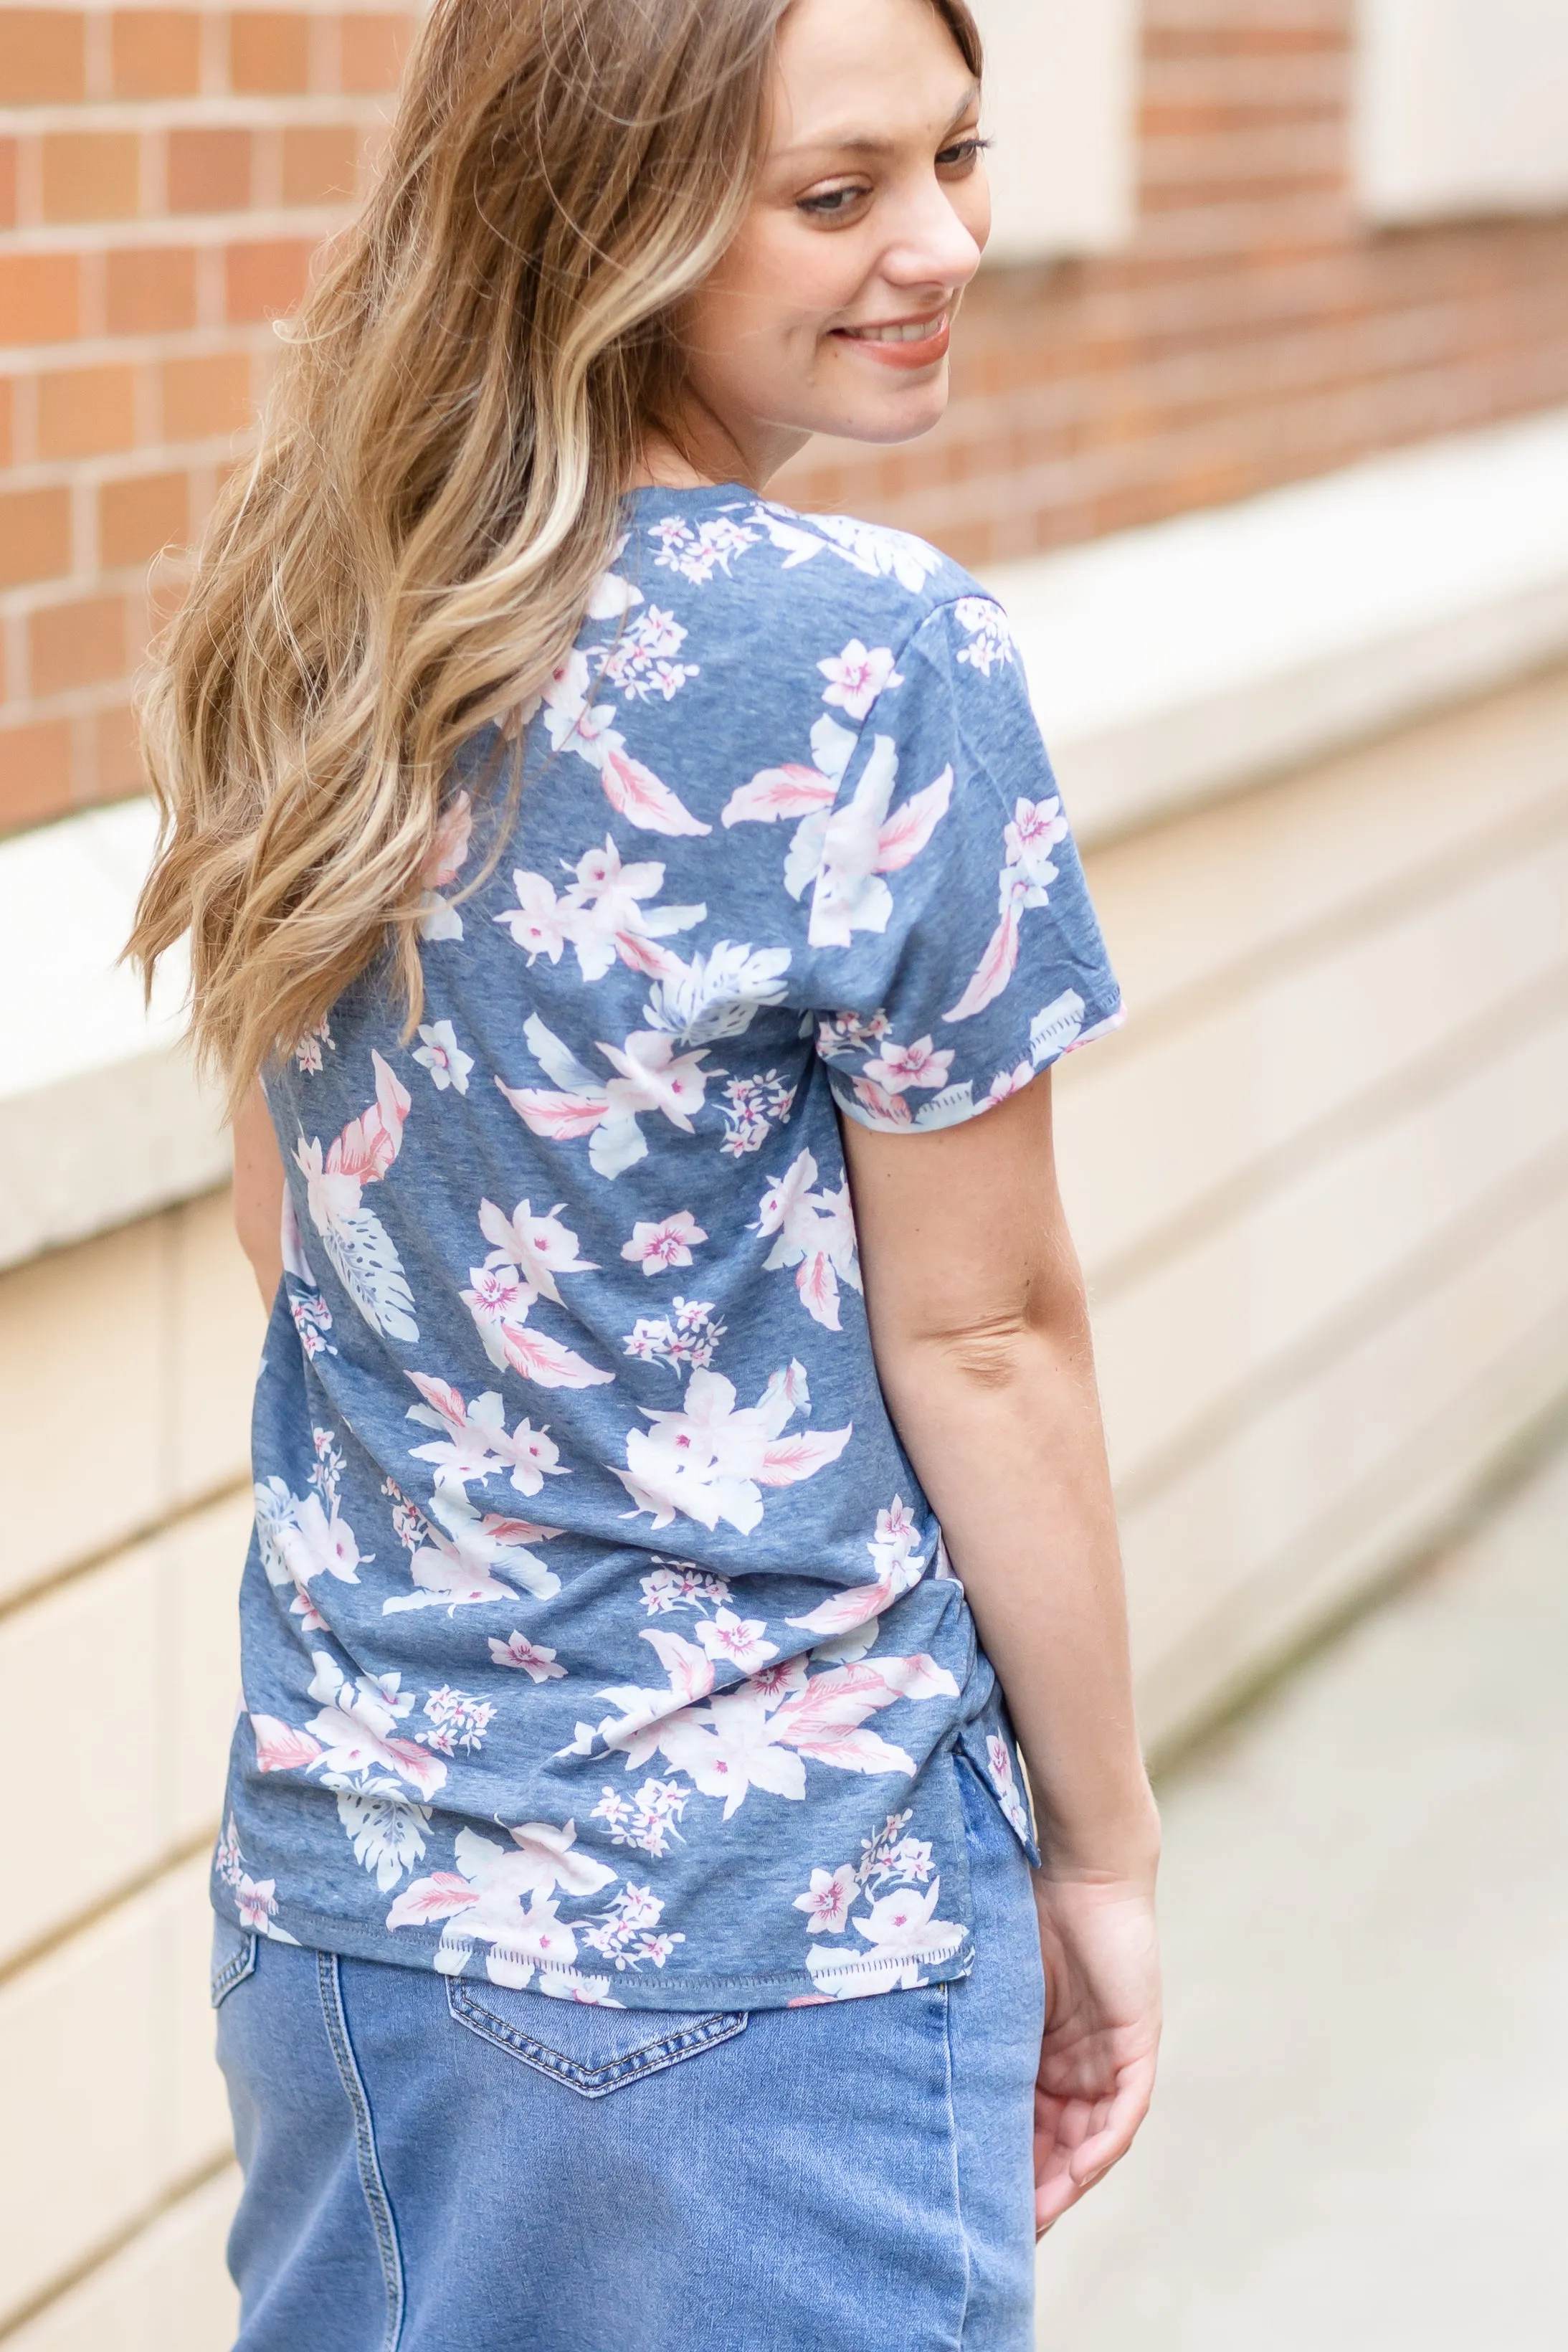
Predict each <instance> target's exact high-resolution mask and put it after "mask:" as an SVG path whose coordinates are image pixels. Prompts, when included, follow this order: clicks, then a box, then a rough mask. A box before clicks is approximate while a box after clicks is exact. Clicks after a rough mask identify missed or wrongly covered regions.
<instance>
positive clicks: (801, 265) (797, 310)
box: [689, 214, 865, 374]
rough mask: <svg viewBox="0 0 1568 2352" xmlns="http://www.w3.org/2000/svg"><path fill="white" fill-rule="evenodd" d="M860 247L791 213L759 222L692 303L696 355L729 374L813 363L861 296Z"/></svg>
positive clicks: (717, 370) (732, 250) (719, 371)
mask: <svg viewBox="0 0 1568 2352" xmlns="http://www.w3.org/2000/svg"><path fill="white" fill-rule="evenodd" d="M855 243H856V240H855V239H854V238H853V237H852V236H842V237H834V236H823V235H822V234H821V231H820V230H816V229H812V228H810V227H808V226H806V225H805V223H804V222H802V221H800V220H799V219H798V218H797V217H796V216H795V215H792V214H779V215H768V216H767V218H765V219H764V220H763V221H760V222H758V223H756V224H755V225H753V226H751V227H750V228H749V229H748V230H747V233H746V235H745V236H744V237H743V238H742V239H741V240H739V241H738V242H737V244H736V245H735V246H734V247H731V249H730V251H729V253H728V254H727V256H726V257H725V260H724V262H723V264H722V265H721V267H720V268H719V269H718V270H716V272H715V274H714V276H713V277H712V278H710V279H709V281H708V283H707V285H706V287H705V288H704V289H703V290H702V292H701V293H700V294H699V295H698V296H697V298H696V299H695V302H694V303H693V305H692V309H691V311H690V313H689V317H690V321H691V326H690V335H691V341H692V344H693V347H694V350H700V351H701V352H702V356H703V359H704V362H705V363H706V366H707V367H708V368H709V369H710V370H713V371H716V372H718V373H726V374H727V373H748V372H749V371H751V370H753V369H755V368H756V367H758V366H759V365H760V366H778V365H779V364H780V363H781V362H792V363H794V364H797V365H799V364H800V362H803V361H807V360H809V359H810V356H811V355H812V354H813V352H815V349H816V345H817V342H818V340H819V338H820V336H821V333H822V332H823V331H824V329H825V328H826V327H827V326H828V324H829V323H830V322H831V320H833V319H835V318H837V317H838V316H840V315H841V313H842V312H843V311H844V310H847V309H848V308H849V307H850V306H851V304H852V302H853V301H854V299H855V297H856V295H857V294H858V293H859V291H860V289H861V285H862V280H863V278H864V274H865V272H864V265H863V263H862V260H861V259H860V258H859V257H858V256H857V254H856V253H855V252H854V251H853V249H852V248H853V247H854V245H855Z"/></svg>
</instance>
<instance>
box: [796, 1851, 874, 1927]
mask: <svg viewBox="0 0 1568 2352" xmlns="http://www.w3.org/2000/svg"><path fill="white" fill-rule="evenodd" d="M860 1891H861V1888H860V1880H859V1878H858V1877H857V1875H856V1874H855V1870H854V1865H853V1864H852V1863H848V1862H844V1863H841V1864H840V1865H839V1867H838V1869H837V1870H832V1871H829V1870H814V1871H813V1872H812V1873H811V1884H810V1889H809V1891H808V1892H807V1893H806V1894H804V1895H796V1897H795V1908H796V1910H797V1911H804V1912H805V1913H806V1915H807V1916H806V1933H807V1934H808V1935H809V1936H821V1935H824V1934H826V1935H833V1936H837V1935H839V1934H841V1932H842V1930H843V1928H844V1927H845V1926H846V1925H847V1924H848V1920H849V1916H850V1908H851V1906H852V1904H853V1903H854V1901H855V1900H856V1898H857V1896H858V1895H859V1894H860Z"/></svg>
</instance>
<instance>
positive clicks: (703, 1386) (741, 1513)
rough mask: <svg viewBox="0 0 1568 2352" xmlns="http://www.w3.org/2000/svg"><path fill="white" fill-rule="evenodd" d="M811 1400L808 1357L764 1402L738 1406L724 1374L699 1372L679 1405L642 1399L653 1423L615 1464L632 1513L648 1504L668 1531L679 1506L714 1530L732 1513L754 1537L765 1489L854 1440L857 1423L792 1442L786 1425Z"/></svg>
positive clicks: (833, 1457) (806, 1472) (809, 1473)
mask: <svg viewBox="0 0 1568 2352" xmlns="http://www.w3.org/2000/svg"><path fill="white" fill-rule="evenodd" d="M809 1402H810V1400H809V1394H808V1391H807V1386H806V1374H805V1371H804V1369H803V1368H802V1367H801V1366H800V1364H791V1365H790V1367H789V1371H788V1372H775V1373H774V1374H773V1375H772V1377H771V1379H770V1380H769V1381H768V1385H767V1387H766V1388H765V1389H764V1391H763V1392H762V1395H761V1397H760V1398H759V1399H758V1402H757V1403H756V1404H754V1405H745V1406H741V1407H738V1408H737V1405H736V1402H735V1390H734V1388H733V1386H732V1385H731V1383H730V1382H729V1381H727V1380H725V1379H724V1378H723V1376H722V1375H721V1374H720V1373H718V1372H714V1371H707V1370H700V1371H695V1372H694V1373H693V1374H692V1377H691V1381H690V1382H689V1384H688V1386H687V1389H686V1393H685V1401H684V1403H683V1405H682V1407H681V1409H680V1410H678V1411H663V1410H658V1409H655V1408H654V1407H652V1406H649V1405H644V1406H643V1408H642V1411H643V1413H644V1415H645V1416H646V1418H647V1419H648V1420H649V1421H650V1422H651V1423H653V1426H652V1428H651V1429H647V1430H641V1429H633V1430H632V1431H630V1432H629V1433H628V1435H627V1439H626V1465H627V1466H626V1468H625V1469H624V1470H619V1469H615V1467H614V1465H613V1464H611V1465H608V1466H609V1467H610V1468H611V1469H612V1470H613V1471H614V1475H615V1476H616V1477H617V1478H619V1479H620V1481H621V1483H622V1486H624V1487H625V1489H626V1491H627V1493H628V1494H629V1495H630V1496H631V1497H632V1502H633V1504H634V1505H635V1507H636V1508H635V1510H634V1511H632V1512H629V1513H628V1514H627V1517H636V1516H637V1514H638V1513H639V1512H642V1511H647V1512H649V1513H650V1514H651V1515H652V1517H653V1525H654V1526H655V1527H656V1528H667V1527H668V1526H669V1525H670V1524H671V1522H672V1521H673V1520H674V1517H675V1515H676V1513H677V1512H680V1513H682V1514H683V1515H684V1516H685V1517H687V1518H691V1519H696V1520H698V1521H700V1523H701V1524H702V1525H703V1526H704V1527H706V1528H716V1527H717V1525H718V1522H719V1521H720V1519H724V1520H726V1521H727V1523H728V1525H729V1526H731V1527H732V1528H737V1529H738V1530H739V1532H740V1533H741V1534H742V1535H749V1534H750V1533H751V1531H752V1529H753V1528H755V1527H757V1526H758V1525H759V1523H760V1521H761V1518H762V1496H761V1492H760V1489H761V1488H762V1487H763V1486H792V1485H794V1484H795V1482H796V1481H797V1480H799V1479H801V1478H810V1477H813V1476H815V1475H816V1473H817V1472H818V1471H819V1470H822V1469H825V1468H826V1467H827V1465H828V1464H829V1463H830V1462H835V1461H837V1459H838V1457H839V1455H840V1454H841V1453H842V1452H843V1450H844V1447H845V1446H846V1445H847V1444H849V1442H850V1437H851V1435H852V1424H851V1423H846V1424H845V1426H844V1427H843V1428H842V1429H833V1430H824V1431H821V1432H820V1433H816V1434H814V1435H811V1436H809V1437H808V1436H804V1435H801V1436H797V1437H795V1438H793V1439H789V1440H785V1438H784V1434H783V1433H784V1428H785V1424H786V1423H788V1422H789V1421H790V1420H791V1419H792V1418H793V1416H794V1414H795V1413H796V1412H805V1411H806V1410H808V1409H809Z"/></svg>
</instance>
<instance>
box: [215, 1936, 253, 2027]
mask: <svg viewBox="0 0 1568 2352" xmlns="http://www.w3.org/2000/svg"><path fill="white" fill-rule="evenodd" d="M255 1970H256V1937H254V1936H252V1935H247V1934H246V1931H245V1930H244V1929H243V1928H241V1927H235V1925H234V1923H233V1922H232V1920H228V1919H214V1922H213V1958H212V1967H211V1971H210V1974H209V1978H208V1989H209V1998H210V1999H211V2000H212V2004H213V2007H214V2009H219V2008H221V2007H222V2005H223V2003H224V2002H225V2000H227V1999H228V1997H229V1995H230V1993H231V1992H233V1990H234V1989H235V1985H236V1984H242V1983H243V1982H244V1981H245V1979H246V1977H248V1976H251V1975H254V1973H255Z"/></svg>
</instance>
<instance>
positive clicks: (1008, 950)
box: [942, 795, 1067, 1021]
mask: <svg viewBox="0 0 1568 2352" xmlns="http://www.w3.org/2000/svg"><path fill="white" fill-rule="evenodd" d="M1066 835H1067V819H1066V818H1065V817H1064V816H1063V815H1062V814H1061V802H1060V801H1059V800H1058V799H1056V798H1055V797H1054V795H1053V796H1052V797H1051V798H1050V799H1048V800H1041V801H1026V800H1020V801H1019V802H1017V803H1015V804H1014V809H1013V817H1012V822H1011V824H1009V825H1007V826H1006V827H1005V829H1004V832H1003V836H1002V839H1003V845H1004V856H1003V863H1002V869H1001V872H1000V874H999V875H998V877H997V928H996V929H995V930H994V931H993V932H992V933H991V936H990V938H989V940H988V941H987V942H986V947H985V951H984V953H983V954H982V955H981V957H980V961H979V962H978V963H977V965H976V967H975V971H974V975H973V977H972V978H971V980H970V982H969V984H968V986H967V988H966V989H965V991H964V993H963V994H962V996H960V998H959V999H958V1002H957V1003H956V1004H955V1005H954V1007H953V1009H952V1011H951V1012H950V1013H944V1014H943V1015H942V1018H943V1020H944V1021H968V1020H971V1019H972V1018H973V1017H974V1015H975V1014H976V1013H982V1012H984V1010H985V1008H986V1006H987V1005H988V1004H990V1003H994V1002H995V1000H996V999H997V998H998V996H999V995H1000V994H1001V992H1002V991H1003V989H1004V988H1005V987H1006V986H1007V984H1008V982H1009V980H1010V979H1011V978H1012V976H1013V972H1014V971H1015V969H1016V968H1017V964H1018V959H1019V921H1020V919H1021V918H1022V915H1023V912H1024V909H1025V908H1027V907H1043V906H1046V905H1047V904H1048V903H1049V889H1048V886H1049V885H1050V884H1051V883H1052V882H1054V881H1055V880H1056V879H1057V869H1056V867H1055V866H1054V865H1053V864H1052V863H1051V855H1050V853H1051V850H1052V849H1053V848H1054V847H1055V845H1056V844H1057V843H1058V842H1059V841H1062V840H1065V838H1066Z"/></svg>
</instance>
